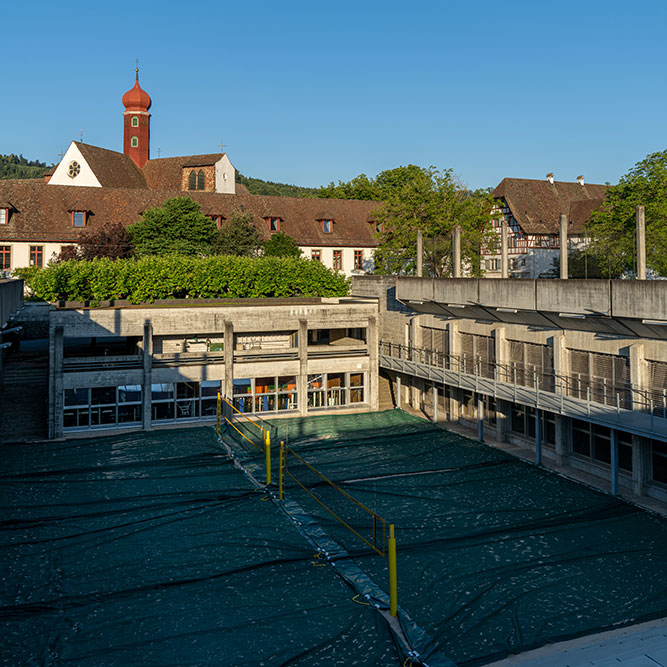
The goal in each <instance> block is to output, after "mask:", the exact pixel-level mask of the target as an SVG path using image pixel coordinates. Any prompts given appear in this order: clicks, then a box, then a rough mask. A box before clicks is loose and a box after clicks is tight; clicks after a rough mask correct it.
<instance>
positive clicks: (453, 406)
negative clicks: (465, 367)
mask: <svg viewBox="0 0 667 667" xmlns="http://www.w3.org/2000/svg"><path fill="white" fill-rule="evenodd" d="M447 333H448V337H449V354H450V356H451V358H450V365H449V367H450V368H451V369H452V370H454V371H460V369H459V363H458V360H459V359H460V357H461V336H460V334H459V322H458V320H449V322H447ZM460 416H461V404H460V401H459V399H458V392H456V391H455V390H452V392H451V393H450V397H449V421H451V422H458V420H459V417H460Z"/></svg>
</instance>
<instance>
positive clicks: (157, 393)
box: [151, 384, 174, 401]
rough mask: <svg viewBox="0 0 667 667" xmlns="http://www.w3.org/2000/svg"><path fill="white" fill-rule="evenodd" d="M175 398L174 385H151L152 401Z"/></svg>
mask: <svg viewBox="0 0 667 667" xmlns="http://www.w3.org/2000/svg"><path fill="white" fill-rule="evenodd" d="M172 398H174V385H173V384H152V385H151V400H153V401H164V400H168V399H172Z"/></svg>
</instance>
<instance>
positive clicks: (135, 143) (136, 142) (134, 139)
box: [130, 137, 139, 148]
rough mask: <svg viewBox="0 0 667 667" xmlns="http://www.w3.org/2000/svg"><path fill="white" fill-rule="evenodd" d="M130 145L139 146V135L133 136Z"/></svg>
mask: <svg viewBox="0 0 667 667" xmlns="http://www.w3.org/2000/svg"><path fill="white" fill-rule="evenodd" d="M130 145H131V146H132V148H137V146H139V137H132V141H131V142H130Z"/></svg>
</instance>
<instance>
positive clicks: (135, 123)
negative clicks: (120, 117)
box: [132, 116, 139, 127]
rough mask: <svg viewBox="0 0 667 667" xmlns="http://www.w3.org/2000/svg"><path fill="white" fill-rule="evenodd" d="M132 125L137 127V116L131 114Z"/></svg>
mask: <svg viewBox="0 0 667 667" xmlns="http://www.w3.org/2000/svg"><path fill="white" fill-rule="evenodd" d="M132 127H139V116H132Z"/></svg>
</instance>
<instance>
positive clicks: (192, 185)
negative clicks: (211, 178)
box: [188, 171, 197, 190]
mask: <svg viewBox="0 0 667 667" xmlns="http://www.w3.org/2000/svg"><path fill="white" fill-rule="evenodd" d="M196 189H197V174H196V173H195V172H194V171H191V172H190V178H189V179H188V190H196Z"/></svg>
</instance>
